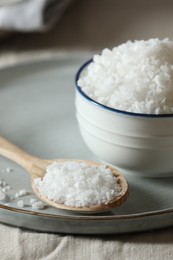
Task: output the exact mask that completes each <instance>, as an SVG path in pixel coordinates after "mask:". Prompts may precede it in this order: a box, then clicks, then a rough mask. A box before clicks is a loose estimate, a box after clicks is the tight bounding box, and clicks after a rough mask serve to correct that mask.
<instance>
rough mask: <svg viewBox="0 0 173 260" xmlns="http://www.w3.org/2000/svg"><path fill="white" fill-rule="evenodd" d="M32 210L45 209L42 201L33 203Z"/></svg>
mask: <svg viewBox="0 0 173 260" xmlns="http://www.w3.org/2000/svg"><path fill="white" fill-rule="evenodd" d="M32 208H33V209H44V204H43V202H41V201H36V202H34V203H32Z"/></svg>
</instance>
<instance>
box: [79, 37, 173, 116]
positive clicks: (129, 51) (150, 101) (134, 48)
mask: <svg viewBox="0 0 173 260" xmlns="http://www.w3.org/2000/svg"><path fill="white" fill-rule="evenodd" d="M78 85H79V86H80V87H81V89H82V90H83V92H85V93H86V94H87V95H88V96H89V97H90V98H92V99H93V100H95V101H97V102H99V103H101V104H103V105H106V106H108V107H111V108H115V109H119V110H123V111H129V112H136V113H146V114H167V113H173V41H171V40H169V39H167V38H166V39H163V40H160V39H149V40H146V41H144V40H141V41H134V42H132V41H128V42H127V43H124V44H121V45H119V46H118V47H115V48H113V49H112V50H109V49H104V50H103V51H102V53H101V54H100V55H95V56H94V57H93V62H92V63H90V65H88V66H87V68H86V70H85V71H84V72H83V73H82V75H81V77H80V79H79V80H78Z"/></svg>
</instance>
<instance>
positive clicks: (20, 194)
mask: <svg viewBox="0 0 173 260" xmlns="http://www.w3.org/2000/svg"><path fill="white" fill-rule="evenodd" d="M18 194H19V197H22V196H25V195H27V191H26V190H24V189H23V190H20V191H19V192H18Z"/></svg>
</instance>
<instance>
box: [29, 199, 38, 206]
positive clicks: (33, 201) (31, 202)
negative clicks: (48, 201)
mask: <svg viewBox="0 0 173 260" xmlns="http://www.w3.org/2000/svg"><path fill="white" fill-rule="evenodd" d="M37 201H38V200H37V199H30V204H31V205H32V204H34V203H35V202H37Z"/></svg>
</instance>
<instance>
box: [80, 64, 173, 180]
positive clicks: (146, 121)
mask: <svg viewBox="0 0 173 260" xmlns="http://www.w3.org/2000/svg"><path fill="white" fill-rule="evenodd" d="M91 62H92V60H89V61H87V62H86V63H85V64H84V65H82V66H81V67H80V69H79V71H78V72H77V74H76V79H75V81H76V99H75V104H76V116H77V121H78V124H79V128H80V132H81V135H82V137H83V139H84V141H85V143H86V145H87V146H88V147H89V149H90V150H91V151H92V152H93V153H94V154H95V155H96V156H97V157H98V158H100V159H101V160H103V161H104V162H106V163H109V164H111V165H114V166H116V167H117V168H118V169H119V170H121V172H122V173H124V174H131V175H136V176H146V177H168V176H173V114H159V115H156V114H140V113H133V112H126V111H121V110H118V109H113V108H110V107H107V106H105V105H102V104H100V103H98V102H96V101H94V100H93V99H91V98H90V97H89V96H87V95H86V94H85V93H84V92H83V91H82V89H81V88H80V86H78V84H77V82H78V79H79V78H80V76H81V74H82V73H83V71H84V70H85V69H86V67H87V66H88V65H89V64H90V63H91Z"/></svg>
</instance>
